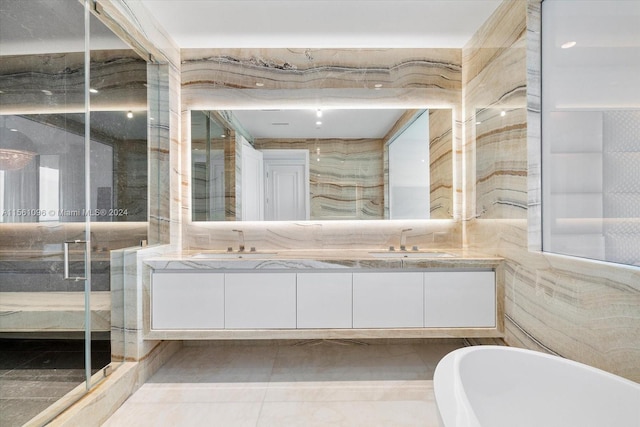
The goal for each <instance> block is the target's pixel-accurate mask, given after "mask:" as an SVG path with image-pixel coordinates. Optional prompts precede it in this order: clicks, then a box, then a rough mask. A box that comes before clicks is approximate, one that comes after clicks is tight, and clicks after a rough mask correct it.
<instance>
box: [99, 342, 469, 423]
mask: <svg viewBox="0 0 640 427" xmlns="http://www.w3.org/2000/svg"><path fill="white" fill-rule="evenodd" d="M463 346H464V342H463V341H461V340H450V341H447V340H438V341H436V342H424V341H421V342H420V343H406V342H403V343H398V344H390V343H385V344H375V343H364V344H363V343H358V342H352V341H309V342H297V343H282V342H280V343H277V344H273V343H271V344H268V345H267V344H256V343H251V344H248V343H244V344H231V343H206V344H204V343H192V344H189V343H185V347H183V349H181V350H180V351H179V352H178V353H177V354H176V355H175V356H174V357H173V358H172V359H171V360H169V362H167V363H166V364H165V365H164V366H163V367H162V368H161V369H160V370H159V371H158V372H157V373H156V374H155V375H154V376H153V377H152V378H150V379H149V381H147V382H146V383H145V384H144V385H143V386H142V387H141V388H140V389H139V390H138V391H137V392H136V393H134V394H133V395H132V396H131V397H130V398H129V399H128V400H127V401H126V402H125V403H124V404H123V405H122V406H121V407H120V408H119V409H118V410H117V411H116V412H115V413H114V414H113V415H112V416H111V418H110V419H109V420H108V421H107V422H106V423H105V424H104V425H103V426H107V427H119V426H126V427H133V426H154V427H157V426H204V425H206V426H225V427H236V426H278V427H284V426H305V427H312V426H349V427H354V426H367V427H375V426H393V427H399V426H429V427H430V426H433V427H436V426H438V415H437V409H436V406H435V402H434V396H433V381H432V379H433V372H434V369H435V367H436V364H437V363H438V361H439V360H440V359H441V358H442V357H443V356H444V355H445V354H447V353H448V352H450V351H452V350H455V349H456V348H460V347H463Z"/></svg>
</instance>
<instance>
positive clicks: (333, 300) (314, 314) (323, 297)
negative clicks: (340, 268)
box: [297, 273, 353, 329]
mask: <svg viewBox="0 0 640 427" xmlns="http://www.w3.org/2000/svg"><path fill="white" fill-rule="evenodd" d="M351 277H352V274H351V273H300V274H298V286H297V289H298V295H297V298H298V305H297V309H298V328H301V329H302V328H351V326H352V321H351V312H352V294H353V291H352V286H351Z"/></svg>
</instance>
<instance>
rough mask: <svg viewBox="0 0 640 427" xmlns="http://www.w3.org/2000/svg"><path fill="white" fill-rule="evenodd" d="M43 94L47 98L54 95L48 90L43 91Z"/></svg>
mask: <svg viewBox="0 0 640 427" xmlns="http://www.w3.org/2000/svg"><path fill="white" fill-rule="evenodd" d="M42 93H44V94H45V95H47V96H51V95H53V92H51V91H50V90H46V89H42Z"/></svg>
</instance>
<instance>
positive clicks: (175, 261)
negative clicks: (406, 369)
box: [144, 249, 503, 270]
mask: <svg viewBox="0 0 640 427" xmlns="http://www.w3.org/2000/svg"><path fill="white" fill-rule="evenodd" d="M502 260H503V259H502V258H500V257H496V256H492V255H487V254H482V253H478V252H472V251H467V250H461V249H433V250H420V251H410V250H409V251H406V252H401V251H394V252H389V251H385V250H383V249H321V250H318V249H312V250H263V251H257V252H246V253H238V252H232V253H230V252H226V251H214V250H211V251H203V250H201V251H182V252H176V253H167V254H164V255H162V256H158V257H152V258H148V259H146V260H145V261H144V263H145V264H147V265H148V266H149V267H151V268H153V269H156V270H160V269H165V270H186V269H233V270H237V269H241V270H245V269H250V270H252V269H336V268H367V269H396V268H403V269H410V268H442V269H450V268H495V267H497V266H498V265H499V264H500V263H501V262H502Z"/></svg>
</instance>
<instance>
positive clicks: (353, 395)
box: [264, 380, 434, 402]
mask: <svg viewBox="0 0 640 427" xmlns="http://www.w3.org/2000/svg"><path fill="white" fill-rule="evenodd" d="M433 398H434V397H433V382H432V381H428V380H416V381H303V382H281V383H270V384H269V387H268V389H267V392H266V395H265V397H264V400H265V402H304V401H309V402H341V401H342V402H344V401H403V400H415V401H433Z"/></svg>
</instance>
